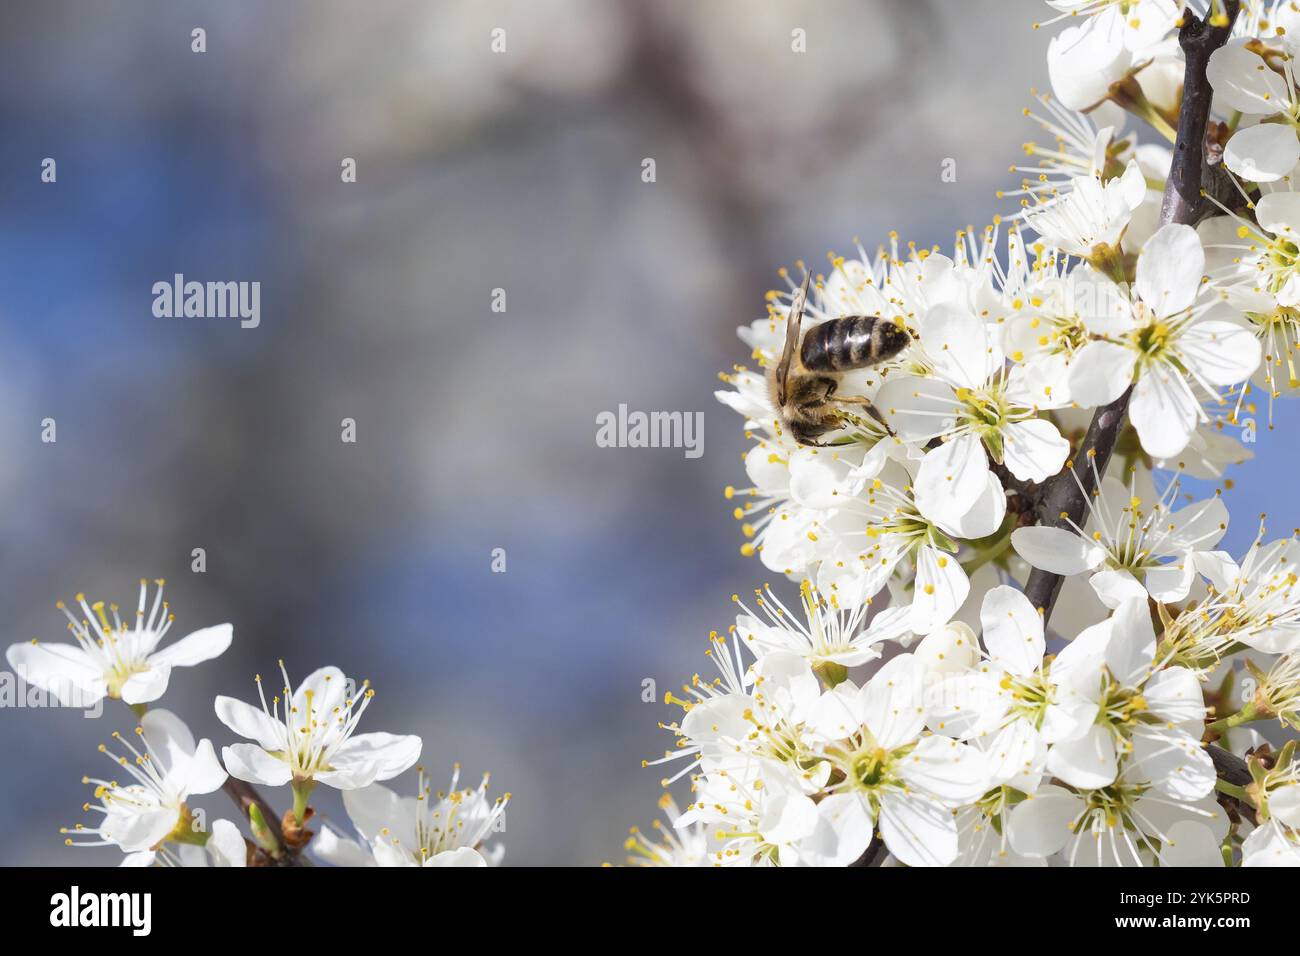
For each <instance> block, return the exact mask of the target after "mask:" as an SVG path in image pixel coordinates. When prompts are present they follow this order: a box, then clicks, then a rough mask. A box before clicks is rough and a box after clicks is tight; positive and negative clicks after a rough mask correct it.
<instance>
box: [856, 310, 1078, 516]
mask: <svg viewBox="0 0 1300 956" xmlns="http://www.w3.org/2000/svg"><path fill="white" fill-rule="evenodd" d="M920 341H921V346H922V347H923V349H924V351H925V355H926V356H927V357H928V359H929V362H930V363H931V366H932V368H931V371H930V373H929V374H928V375H927V376H926V377H924V378H920V377H916V376H907V377H902V378H891V379H890V380H889V381H888V382H887V383H886V384H885V386H884V387H883V388H882V389H881V391H880V395H879V396H878V400H879V403H880V408H881V410H882V411H883V412H884V413H885V414H886V416H887V417H888V419H889V421H890V423H891V425H893V427H894V428H895V429H896V430H897V431H898V433H899V435H900V436H901V437H902V438H903V439H904V440H905V441H907V442H908V443H910V444H912V445H913V446H915V447H917V448H928V449H929V450H927V451H924V452H923V457H922V459H921V465H920V468H919V469H918V471H917V473H916V481H915V495H916V503H917V507H919V508H920V509H921V512H922V514H924V515H926V516H927V517H929V518H931V519H933V520H935V521H939V522H942V523H946V524H949V525H955V524H957V523H959V522H961V521H962V520H963V519H964V518H965V516H966V515H968V514H969V513H970V511H971V510H972V508H974V507H975V505H976V503H977V502H979V501H980V500H981V499H982V498H983V497H984V496H985V495H986V494H987V492H988V488H989V481H990V479H991V478H992V477H993V476H992V473H991V470H990V469H991V463H996V464H999V465H1005V466H1006V468H1007V471H1009V472H1010V473H1011V474H1012V475H1013V476H1014V477H1016V478H1019V479H1021V480H1025V481H1044V480H1046V479H1047V478H1049V477H1051V476H1052V475H1054V474H1056V473H1057V472H1058V471H1060V469H1061V466H1062V465H1063V464H1064V463H1065V459H1066V457H1067V456H1068V455H1069V452H1070V445H1069V442H1067V441H1066V440H1065V439H1064V438H1062V437H1061V434H1060V432H1059V431H1057V428H1056V426H1055V425H1053V424H1052V423H1051V422H1050V421H1047V420H1046V419H1044V418H1039V417H1038V411H1039V409H1040V408H1052V407H1055V406H1056V405H1058V404H1064V402H1062V401H1060V400H1059V399H1058V400H1057V401H1053V400H1052V399H1050V398H1049V397H1048V396H1046V395H1044V394H1041V392H1040V393H1039V394H1035V393H1034V389H1032V387H1031V386H1030V385H1029V383H1028V382H1027V380H1026V377H1025V370H1024V368H1023V367H1022V366H1013V367H1012V368H1011V370H1010V371H1008V370H1007V367H1006V360H1005V356H1004V355H1003V353H1002V348H1001V343H1000V342H999V341H998V336H996V335H993V334H991V332H990V330H989V327H988V325H987V324H986V323H985V321H984V320H983V318H981V317H980V316H977V315H975V314H973V313H972V312H970V311H967V310H964V309H956V308H953V307H951V306H939V307H936V308H934V309H932V310H931V311H930V312H928V313H927V314H926V315H925V317H924V318H923V319H922V321H921V335H920ZM935 439H938V440H939V441H940V442H941V444H939V445H938V446H937V447H930V443H931V442H933V441H934V440H935ZM993 481H994V483H995V484H997V487H998V489H999V491H1000V490H1001V488H1002V486H1001V483H1000V482H997V480H996V478H993Z"/></svg>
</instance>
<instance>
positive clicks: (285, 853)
mask: <svg viewBox="0 0 1300 956" xmlns="http://www.w3.org/2000/svg"><path fill="white" fill-rule="evenodd" d="M221 789H222V790H223V791H225V793H226V795H227V796H228V797H230V799H231V800H233V801H235V805H236V806H237V807H239V812H240V816H242V817H243V819H244V821H245V822H247V821H248V811H249V809H250V808H251V807H254V806H255V807H257V809H258V810H259V811H260V812H261V814H262V819H264V820H265V821H266V822H267V824H268V827H267V830H268V831H269V832H270V834H271V836H273V837H274V838H275V842H276V845H277V846H278V847H279V853H278V855H277V856H276V857H275V858H274V865H276V866H306V865H307V864H306V861H305V860H304V859H303V857H302V854H301V852H300V851H299V850H295V849H293V848H291V847H289V846H287V845H286V844H285V842H284V836H283V835H282V834H281V832H280V814H278V813H276V811H275V808H274V807H272V806H271V804H270V803H269V802H267V799H266V797H264V796H262V794H261V793H259V792H258V790H257V788H256V787H254V786H253V785H252V784H251V783H246V782H245V781H243V780H238V779H236V778H234V777H226V782H225V783H223V784H222V785H221Z"/></svg>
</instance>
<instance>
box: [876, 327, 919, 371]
mask: <svg viewBox="0 0 1300 956" xmlns="http://www.w3.org/2000/svg"><path fill="white" fill-rule="evenodd" d="M911 341H912V337H911V336H910V335H908V334H907V329H905V328H903V327H902V326H901V325H899V324H898V323H897V322H883V323H881V324H880V339H879V349H878V350H877V352H876V355H875V358H876V360H877V361H879V362H883V361H885V360H886V359H891V358H893V357H894V356H895V355H897V354H898V353H899V352H901V351H903V349H905V348H907V346H908V345H909V344H911Z"/></svg>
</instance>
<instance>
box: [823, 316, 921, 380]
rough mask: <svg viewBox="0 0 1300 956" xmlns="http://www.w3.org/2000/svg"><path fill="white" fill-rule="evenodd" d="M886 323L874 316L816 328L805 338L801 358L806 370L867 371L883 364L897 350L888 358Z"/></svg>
mask: <svg viewBox="0 0 1300 956" xmlns="http://www.w3.org/2000/svg"><path fill="white" fill-rule="evenodd" d="M885 324H892V323H884V322H882V321H881V320H880V319H879V318H877V317H876V316H874V315H846V316H844V317H843V318H840V319H831V320H830V321H828V322H823V323H821V324H820V325H815V326H813V327H812V328H811V329H809V330H808V334H807V335H805V336H804V339H803V346H802V347H801V348H800V350H799V357H800V358H801V359H802V360H803V364H804V368H806V369H809V370H810V371H814V372H843V371H847V370H849V369H855V368H866V367H867V366H868V365H873V364H875V363H876V362H879V361H883V360H884V359H886V358H889V357H890V355H892V354H894V352H896V351H897V349H894V350H893V351H890V352H889V353H888V354H885V352H886V351H887V349H886V348H885V347H884V345H885V343H883V342H882V341H881V340H880V338H881V337H880V335H879V333H878V331H877V326H878V325H885Z"/></svg>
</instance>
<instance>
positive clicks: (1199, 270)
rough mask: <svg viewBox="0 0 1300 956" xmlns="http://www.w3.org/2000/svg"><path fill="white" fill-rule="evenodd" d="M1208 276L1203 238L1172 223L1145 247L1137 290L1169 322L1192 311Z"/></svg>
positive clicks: (1148, 241)
mask: <svg viewBox="0 0 1300 956" xmlns="http://www.w3.org/2000/svg"><path fill="white" fill-rule="evenodd" d="M1293 165H1294V164H1293ZM1204 273H1205V250H1204V249H1202V248H1201V237H1200V236H1198V235H1197V234H1196V230H1195V229H1193V228H1192V227H1191V226H1185V225H1183V224H1182V223H1170V224H1169V225H1167V226H1162V227H1161V228H1160V230H1159V231H1158V232H1157V233H1156V234H1155V235H1154V236H1152V237H1151V238H1150V239H1148V240H1147V244H1146V245H1145V246H1143V247H1142V254H1141V255H1140V256H1138V263H1137V281H1136V282H1135V283H1134V287H1135V288H1136V289H1137V293H1138V295H1139V296H1140V297H1141V299H1142V301H1143V302H1145V303H1146V304H1147V305H1148V306H1150V307H1151V311H1153V312H1154V313H1155V314H1156V315H1157V316H1159V317H1161V318H1165V317H1167V316H1171V315H1177V314H1178V313H1179V312H1182V311H1184V310H1185V309H1189V308H1191V305H1192V303H1193V302H1194V301H1196V295H1197V293H1198V292H1200V289H1201V276H1202V275H1203V274H1204Z"/></svg>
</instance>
